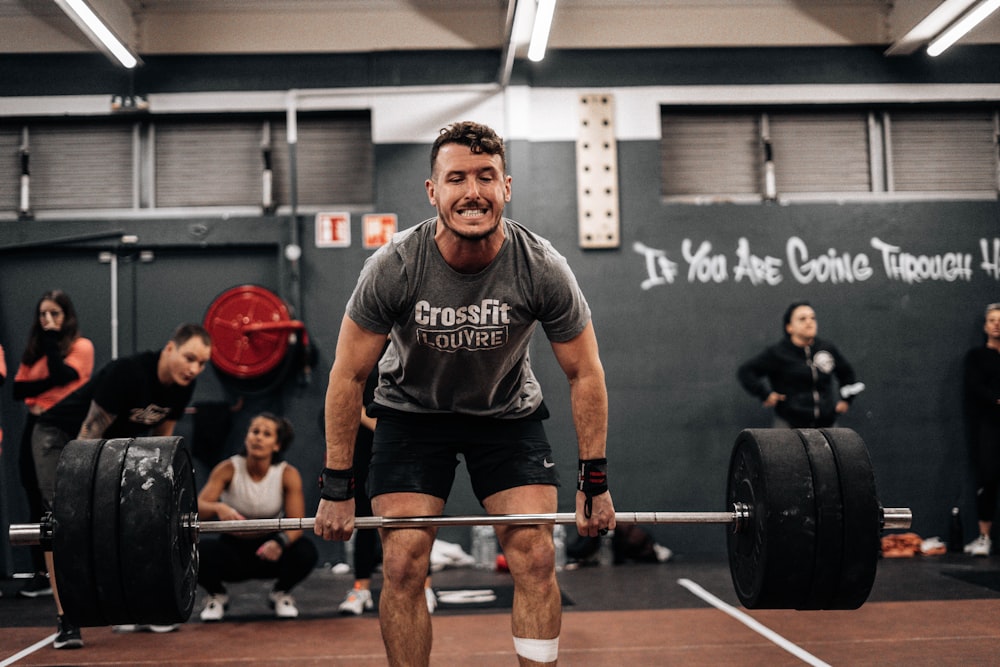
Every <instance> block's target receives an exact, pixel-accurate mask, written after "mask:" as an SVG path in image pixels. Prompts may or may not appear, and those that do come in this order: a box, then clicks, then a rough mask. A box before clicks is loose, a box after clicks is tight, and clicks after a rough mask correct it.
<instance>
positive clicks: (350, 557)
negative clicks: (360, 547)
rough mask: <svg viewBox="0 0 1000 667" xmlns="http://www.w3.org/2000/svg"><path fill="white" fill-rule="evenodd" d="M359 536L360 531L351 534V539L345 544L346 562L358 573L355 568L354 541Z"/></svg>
mask: <svg viewBox="0 0 1000 667" xmlns="http://www.w3.org/2000/svg"><path fill="white" fill-rule="evenodd" d="M357 535H358V531H354V532H353V533H351V539H349V540H347V541H346V542H344V562H345V563H347V564H348V565H349V566H350V567H351V570H352V571H355V572H356V571H357V568H355V567H354V540H355V538H356V537H357Z"/></svg>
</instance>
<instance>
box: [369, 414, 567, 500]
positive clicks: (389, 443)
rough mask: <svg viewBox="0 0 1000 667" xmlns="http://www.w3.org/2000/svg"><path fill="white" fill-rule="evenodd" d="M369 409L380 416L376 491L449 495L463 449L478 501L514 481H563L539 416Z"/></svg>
mask: <svg viewBox="0 0 1000 667" xmlns="http://www.w3.org/2000/svg"><path fill="white" fill-rule="evenodd" d="M368 414H369V415H371V416H372V417H377V419H378V423H377V425H376V427H375V442H374V443H373V445H372V461H371V468H370V469H369V472H368V489H369V494H370V495H371V496H372V497H375V496H377V495H380V494H383V493H399V492H414V493H425V494H429V495H432V496H436V497H438V498H442V499H445V500H447V499H448V494H449V493H450V492H451V486H452V483H453V482H454V481H455V468H457V467H458V455H459V454H461V455H462V457H463V458H464V459H465V466H466V468H467V469H468V470H469V477H470V479H471V481H472V490H473V492H474V493H475V494H476V498H478V499H479V502H480V504H482V502H483V499H485V498H487V497H489V496H491V495H493V494H494V493H497V492H498V491H504V490H506V489H511V488H514V487H516V486H524V485H526V484H549V485H552V486H559V475H558V473H557V472H556V467H555V460H554V459H553V458H552V448H551V447H550V446H549V441H548V438H546V436H545V429H544V427H543V426H542V422H541V419H540V418H538V417H535V418H531V417H529V418H526V419H494V418H490V417H468V416H464V415H425V414H420V415H415V414H409V413H403V412H400V411H398V410H390V409H387V408H384V407H380V406H374V405H373V406H369V408H368Z"/></svg>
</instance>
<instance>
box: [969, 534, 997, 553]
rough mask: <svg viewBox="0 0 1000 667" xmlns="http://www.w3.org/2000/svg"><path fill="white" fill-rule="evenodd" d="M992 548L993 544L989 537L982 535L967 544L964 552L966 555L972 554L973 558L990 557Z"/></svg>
mask: <svg viewBox="0 0 1000 667" xmlns="http://www.w3.org/2000/svg"><path fill="white" fill-rule="evenodd" d="M992 546H993V542H992V540H990V536H989V535H980V536H979V537H977V538H976V539H974V540H972V541H971V542H969V543H968V544H966V545H965V549H964V551H965V553H967V554H972V555H973V556H989V555H990V549H991V548H992Z"/></svg>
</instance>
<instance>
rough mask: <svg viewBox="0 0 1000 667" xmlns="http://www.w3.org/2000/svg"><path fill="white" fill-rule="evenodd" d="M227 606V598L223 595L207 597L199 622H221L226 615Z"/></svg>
mask: <svg viewBox="0 0 1000 667" xmlns="http://www.w3.org/2000/svg"><path fill="white" fill-rule="evenodd" d="M228 606H229V596H228V595H226V594H225V593H217V594H215V595H209V596H208V599H207V600H206V601H205V608H204V609H202V610H201V620H203V621H206V622H209V623H211V622H214V621H221V620H222V617H223V616H225V615H226V607H228Z"/></svg>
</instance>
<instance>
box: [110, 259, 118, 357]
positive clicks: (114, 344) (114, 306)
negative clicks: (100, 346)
mask: <svg viewBox="0 0 1000 667" xmlns="http://www.w3.org/2000/svg"><path fill="white" fill-rule="evenodd" d="M109 254H110V256H111V257H110V259H109V265H110V266H111V358H112V359H117V358H118V253H117V252H115V251H113V250H112V251H111V252H110V253H109Z"/></svg>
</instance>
